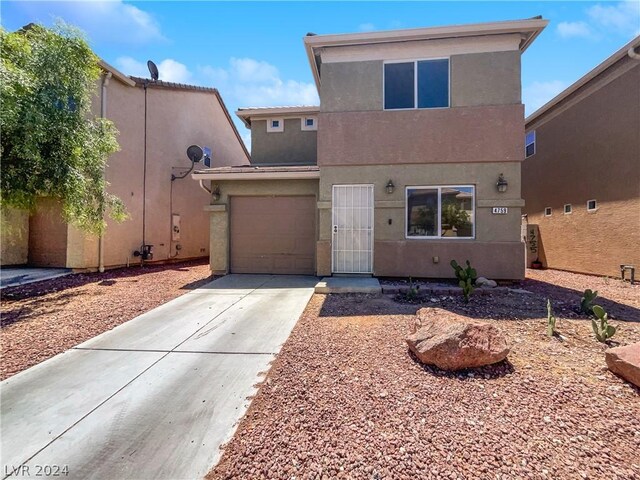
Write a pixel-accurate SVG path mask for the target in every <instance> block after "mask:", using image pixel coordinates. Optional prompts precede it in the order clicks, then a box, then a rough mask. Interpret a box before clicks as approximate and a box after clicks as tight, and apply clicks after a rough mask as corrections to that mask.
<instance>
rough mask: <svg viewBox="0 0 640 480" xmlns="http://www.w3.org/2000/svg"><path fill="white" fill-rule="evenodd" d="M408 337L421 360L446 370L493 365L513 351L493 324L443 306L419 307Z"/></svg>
mask: <svg viewBox="0 0 640 480" xmlns="http://www.w3.org/2000/svg"><path fill="white" fill-rule="evenodd" d="M406 340H407V344H408V345H409V349H410V350H411V351H412V352H413V353H414V354H415V356H416V357H418V360H420V361H421V362H422V363H426V364H428V365H435V366H436V367H438V368H441V369H443V370H461V369H463V368H476V367H482V366H484V365H490V364H492V363H497V362H500V361H502V360H504V359H505V358H506V357H507V354H508V353H509V347H508V346H507V342H506V340H505V338H504V335H502V333H501V332H500V330H498V329H497V328H496V327H494V326H493V325H491V324H489V323H486V322H480V321H477V320H473V319H471V318H468V317H463V316H461V315H455V314H452V313H450V312H447V311H443V310H441V309H439V308H422V309H420V310H418V312H417V313H416V318H415V325H414V332H413V333H412V334H411V335H409V336H408V337H407V339H406Z"/></svg>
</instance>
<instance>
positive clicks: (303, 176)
mask: <svg viewBox="0 0 640 480" xmlns="http://www.w3.org/2000/svg"><path fill="white" fill-rule="evenodd" d="M191 178H193V179H194V180H309V179H311V180H313V179H318V178H320V171H319V170H313V171H305V172H224V173H215V172H207V171H200V172H194V173H192V174H191Z"/></svg>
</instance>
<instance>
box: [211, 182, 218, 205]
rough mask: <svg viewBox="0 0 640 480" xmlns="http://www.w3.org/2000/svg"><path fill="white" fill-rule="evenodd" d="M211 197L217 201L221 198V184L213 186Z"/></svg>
mask: <svg viewBox="0 0 640 480" xmlns="http://www.w3.org/2000/svg"><path fill="white" fill-rule="evenodd" d="M211 199H212V200H213V201H214V202H217V201H218V200H220V186H219V185H216V186H215V187H213V190H211Z"/></svg>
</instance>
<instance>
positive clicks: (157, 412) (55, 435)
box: [0, 275, 317, 479]
mask: <svg viewBox="0 0 640 480" xmlns="http://www.w3.org/2000/svg"><path fill="white" fill-rule="evenodd" d="M316 283H317V279H316V278H315V277H306V276H275V275H228V276H226V277H223V278H221V279H218V280H216V281H214V282H211V283H209V284H207V285H205V286H204V287H201V288H199V289H197V290H193V291H191V292H189V293H187V294H185V295H183V296H181V297H179V298H177V299H175V300H172V301H171V302H168V303H166V304H164V305H162V306H160V307H158V308H156V309H154V310H151V311H149V312H147V313H145V314H143V315H141V316H139V317H137V318H135V319H133V320H131V321H130V322H127V323H125V324H123V325H120V326H119V327H117V328H115V329H113V330H111V331H109V332H106V333H103V334H102V335H99V336H97V337H95V338H93V339H91V340H89V341H87V342H85V343H83V344H81V345H79V346H77V347H75V348H73V349H71V350H69V351H67V352H65V353H63V354H61V355H58V356H56V357H54V358H52V359H50V360H47V361H45V362H43V363H41V364H39V365H37V366H35V367H33V368H30V369H29V370H26V371H24V372H22V373H19V374H17V375H15V376H13V377H11V378H9V379H7V380H5V381H4V382H2V384H1V386H0V396H1V414H2V449H1V463H2V477H1V478H6V477H7V476H9V475H10V474H12V473H13V474H14V475H15V477H16V478H37V477H40V478H41V477H43V476H50V477H51V476H54V475H53V474H54V473H55V472H58V473H59V474H60V475H59V476H60V477H62V478H82V479H85V478H96V479H134V478H135V479H143V478H148V479H195V478H202V477H203V476H204V475H205V474H206V473H207V471H208V470H209V469H210V468H211V467H212V466H213V465H214V464H215V463H216V462H217V461H218V459H219V456H220V451H219V447H220V445H221V444H223V443H224V442H226V441H227V440H229V439H230V438H231V436H232V434H233V431H234V430H235V425H236V423H237V422H238V420H239V419H240V418H241V417H242V415H243V414H244V412H245V411H246V408H247V407H248V403H249V400H248V397H250V396H251V395H253V394H255V392H256V383H258V382H259V381H260V380H261V378H262V376H261V374H263V373H264V372H266V371H267V370H268V369H269V366H270V362H271V361H272V360H273V358H274V356H275V355H276V354H277V352H278V351H279V350H280V347H281V345H282V344H283V343H284V342H285V340H286V339H287V337H288V336H289V333H290V332H291V330H292V328H293V326H294V325H295V323H296V321H297V320H298V317H299V316H300V314H301V313H302V311H303V310H304V308H305V306H306V304H307V302H308V301H309V299H310V298H311V295H312V294H313V289H314V286H315V284H316ZM158 288H162V286H161V285H158ZM82 321H91V314H90V312H88V313H87V318H86V319H83V320H82ZM47 474H48V475H47Z"/></svg>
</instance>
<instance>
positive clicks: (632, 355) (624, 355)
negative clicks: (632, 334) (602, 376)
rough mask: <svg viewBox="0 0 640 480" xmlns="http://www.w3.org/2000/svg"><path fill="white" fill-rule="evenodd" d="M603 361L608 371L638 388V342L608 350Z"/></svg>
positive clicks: (639, 352)
mask: <svg viewBox="0 0 640 480" xmlns="http://www.w3.org/2000/svg"><path fill="white" fill-rule="evenodd" d="M605 360H606V361H607V366H608V367H609V370H611V371H612V372H613V373H615V374H617V375H620V376H621V377H622V378H624V379H625V380H627V381H629V382H631V383H633V384H634V385H635V386H637V387H640V342H638V343H632V344H631V345H625V346H624V347H615V348H610V349H608V350H607V351H606V352H605Z"/></svg>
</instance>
